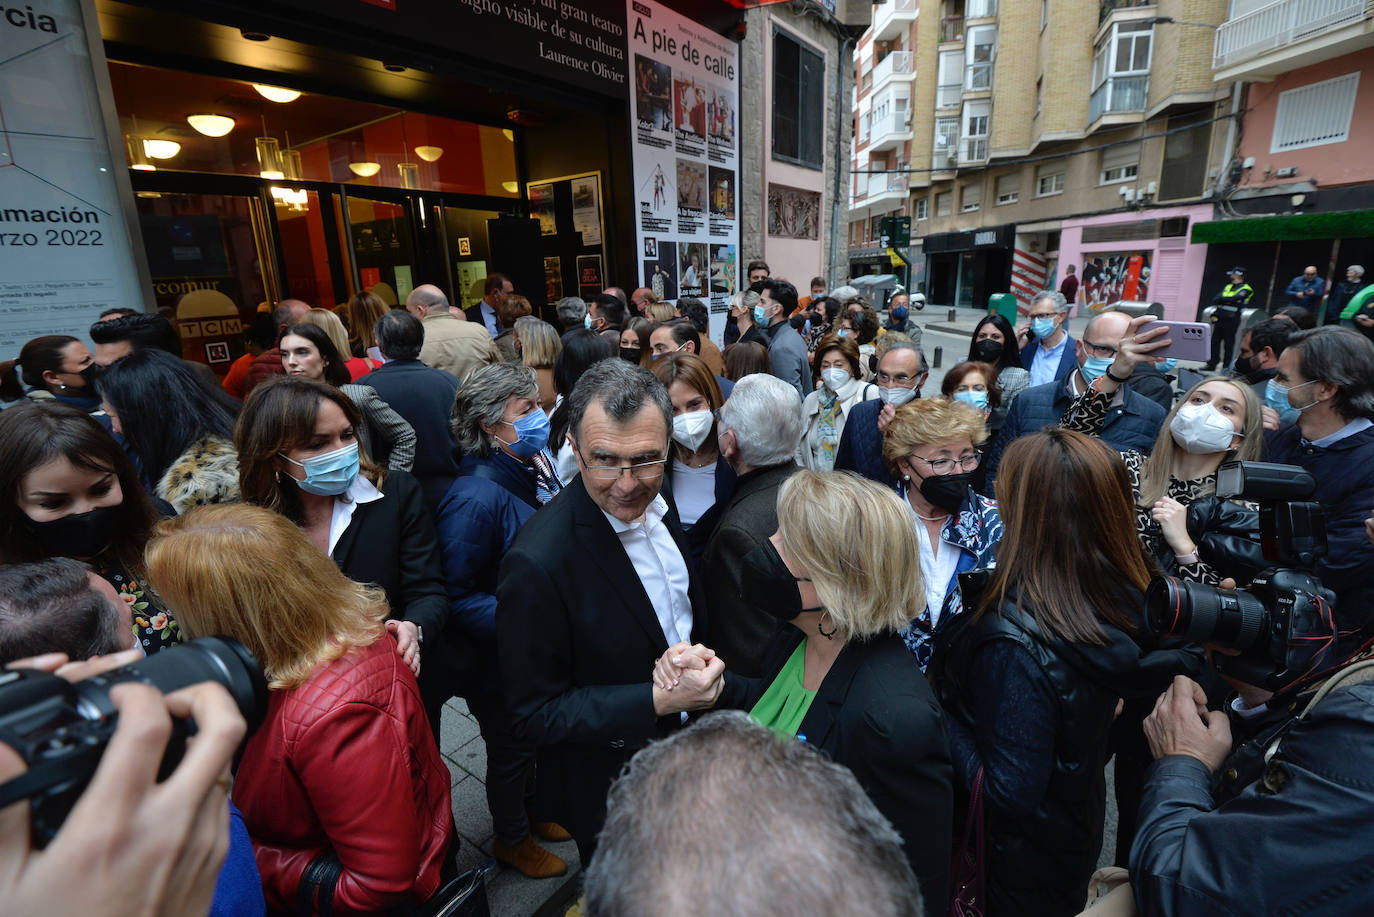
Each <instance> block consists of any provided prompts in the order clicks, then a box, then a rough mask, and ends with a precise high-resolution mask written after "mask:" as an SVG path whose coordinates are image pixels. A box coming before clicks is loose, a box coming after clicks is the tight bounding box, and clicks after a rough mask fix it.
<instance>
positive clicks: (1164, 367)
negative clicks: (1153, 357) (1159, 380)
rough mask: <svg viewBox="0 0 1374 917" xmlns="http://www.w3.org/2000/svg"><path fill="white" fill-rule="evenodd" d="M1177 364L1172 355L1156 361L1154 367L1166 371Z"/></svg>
mask: <svg viewBox="0 0 1374 917" xmlns="http://www.w3.org/2000/svg"><path fill="white" fill-rule="evenodd" d="M1177 365H1178V360H1175V359H1174V358H1173V357H1170V358H1169V359H1167V360H1164V361H1163V362H1160V363H1156V364H1155V369H1157V370H1159V371H1160V372H1162V373H1167V372H1169V371H1170V370H1171V369H1173V368H1174V367H1175V366H1177Z"/></svg>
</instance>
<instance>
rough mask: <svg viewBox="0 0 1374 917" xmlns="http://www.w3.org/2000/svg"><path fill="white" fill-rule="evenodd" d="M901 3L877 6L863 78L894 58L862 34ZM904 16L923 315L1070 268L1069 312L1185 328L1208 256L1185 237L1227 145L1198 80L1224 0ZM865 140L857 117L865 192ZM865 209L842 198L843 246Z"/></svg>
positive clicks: (927, 2) (1223, 119) (992, 4)
mask: <svg viewBox="0 0 1374 917" xmlns="http://www.w3.org/2000/svg"><path fill="white" fill-rule="evenodd" d="M901 5H902V3H901V0H885V2H884V3H882V4H880V5H878V6H877V7H875V10H874V28H873V30H871V34H872V36H873V43H872V48H873V52H872V54H873V59H874V61H875V63H874V64H873V65H872V66H873V67H874V69H875V70H876V67H877V63H876V61H878V60H879V59H880V58H879V55H881V54H883V52H884V51H887V53H888V54H889V55H890V54H891V53H893V52H892V51H891V48H892V47H894V46H893V45H890V44H889V45H885V44H883V43H882V41H886V42H892V41H893V40H894V39H893V37H892V36H891V34H890V32H889V33H886V34H883V35H881V36H880V35H879V33H878V32H877V25H878V23H879V21H880V20H881V19H882V18H883V15H884V11H885V10H886V8H887V7H889V6H892V7H894V14H893V15H894V18H895V17H896V13H897V8H899V7H900V6H901ZM908 5H913V6H914V7H915V10H914V12H913V14H912V16H911V22H910V23H909V29H908V32H907V34H906V35H904V36H901V38H900V45H901V47H902V49H903V50H910V51H914V73H913V80H912V82H911V88H910V103H909V107H908V110H909V112H910V140H909V141H903V145H902V147H901V154H900V155H901V156H902V157H903V163H902V165H903V167H904V169H905V170H906V171H905V173H904V174H905V176H906V183H907V185H908V188H909V195H910V199H909V201H908V202H907V203H906V204H905V207H906V208H907V210H908V211H909V213H910V215H911V217H912V223H913V225H912V235H913V238H916V237H919V238H920V240H921V256H922V259H923V261H924V273H923V275H922V277H921V284H922V287H923V289H924V290H925V292H926V293H927V296H928V297H929V298H930V300H931V301H932V302H936V303H942V304H945V303H948V304H958V305H965V306H979V307H981V306H982V305H983V304H985V303H986V302H987V297H988V296H989V295H990V294H992V293H995V292H1005V291H1011V292H1015V293H1016V294H1018V296H1019V297H1020V298H1021V299H1022V300H1023V302H1024V301H1025V300H1026V299H1027V298H1028V296H1029V294H1030V293H1032V292H1033V291H1034V290H1036V289H1040V288H1043V287H1045V286H1053V285H1056V284H1057V281H1058V279H1059V277H1060V276H1061V274H1062V268H1063V267H1064V266H1067V265H1069V264H1073V265H1075V266H1076V267H1077V269H1078V272H1079V275H1080V277H1082V278H1083V284H1082V290H1081V292H1080V299H1079V302H1080V305H1082V306H1085V307H1086V306H1100V305H1101V304H1103V303H1106V302H1111V301H1114V300H1116V299H1122V298H1126V299H1143V300H1151V301H1159V302H1163V303H1164V305H1165V308H1166V312H1167V314H1169V316H1170V317H1177V318H1190V317H1192V316H1193V315H1194V314H1195V311H1196V307H1197V304H1198V301H1199V299H1200V298H1201V296H1202V294H1203V290H1204V287H1206V288H1208V289H1210V285H1209V283H1208V281H1207V279H1205V277H1204V269H1205V263H1206V246H1205V245H1203V244H1201V243H1194V242H1193V241H1192V240H1191V239H1190V237H1189V228H1190V226H1191V225H1192V224H1194V223H1196V222H1205V221H1210V220H1211V219H1212V216H1213V212H1214V208H1213V205H1212V193H1213V190H1214V188H1215V185H1216V181H1217V179H1218V177H1219V176H1220V174H1221V168H1222V167H1221V164H1222V163H1223V162H1225V161H1226V160H1228V159H1229V158H1230V156H1231V153H1232V150H1231V149H1228V144H1230V145H1231V146H1232V147H1233V146H1234V144H1235V142H1236V132H1235V130H1234V129H1233V128H1232V124H1234V122H1235V120H1236V119H1234V118H1232V117H1231V103H1232V98H1231V93H1230V91H1229V86H1228V85H1226V84H1222V83H1218V82H1216V80H1215V79H1214V78H1213V75H1212V52H1213V44H1214V36H1215V33H1216V27H1217V26H1218V25H1219V24H1220V23H1221V22H1222V21H1223V20H1224V19H1225V18H1226V15H1227V3H1226V0H1156V2H1141V0H1101V2H1100V3H1097V4H1089V3H1084V2H1081V0H1041V2H1038V3H1037V2H1034V0H1015V2H1012V0H1000V2H999V0H911V2H910V3H909V4H908ZM866 37H867V36H866ZM880 38H881V39H882V41H880V40H879V39H880ZM863 47H864V46H863V45H862V44H861V45H860V49H861V50H862V48H863ZM866 63H867V62H866V61H864V60H863V59H862V58H861V60H860V61H859V64H860V74H862V68H863V66H864V65H865V64H866ZM861 79H862V76H861ZM875 98H876V96H875ZM857 101H858V103H859V105H860V115H859V120H858V130H860V131H862V129H863V125H864V122H863V115H862V104H863V98H862V96H860V98H859V99H858V100H857ZM872 111H873V108H872V106H871V104H870V107H869V112H870V118H871V112H872ZM871 130H872V128H871V120H870V143H869V146H868V148H867V149H865V148H864V147H863V146H862V145H861V144H856V147H855V160H854V171H855V176H856V184H857V182H858V181H861V180H862V179H863V178H864V176H863V174H862V173H864V172H865V171H867V172H869V173H870V174H869V175H868V176H867V178H868V182H869V188H868V190H869V191H871V190H873V182H874V181H875V175H876V172H877V169H876V168H875V167H874V165H873V163H874V161H875V156H881V155H882V151H874V150H873V148H872V142H871ZM865 152H867V153H868V159H867V162H865V161H864V153H865ZM888 155H891V154H888ZM894 158H895V157H894ZM878 161H879V162H884V163H888V162H891V161H892V160H891V159H889V158H878ZM888 174H891V173H888ZM866 204H867V200H866V199H865V198H861V197H860V196H859V195H858V194H855V197H854V205H853V207H854V209H852V210H851V239H853V238H855V237H856V236H861V235H862V228H861V227H859V226H858V225H856V224H858V223H859V220H858V219H855V217H856V216H859V215H862V216H863V218H864V219H866V220H870V221H871V219H872V216H873V213H872V210H873V209H875V208H871V207H870V208H869V210H868V211H865V210H863V209H862V208H863V207H864V206H865V205H866ZM854 260H855V259H854V258H852V257H851V262H853V261H854Z"/></svg>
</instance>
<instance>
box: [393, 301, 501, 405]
mask: <svg viewBox="0 0 1374 917" xmlns="http://www.w3.org/2000/svg"><path fill="white" fill-rule="evenodd" d="M406 311H407V312H409V313H410V314H411V315H413V316H415V317H416V318H418V319H419V320H420V321H421V322H422V323H423V325H424V331H425V343H424V346H423V347H421V348H420V362H421V363H424V364H425V365H426V366H429V367H432V368H434V369H442V370H443V371H444V372H446V373H449V374H450V375H452V376H453V377H454V378H455V379H458V380H459V381H462V379H463V377H464V376H466V375H467V374H468V373H470V372H472V370H473V369H475V368H476V367H478V366H485V365H486V364H488V363H499V362H501V351H499V350H497V349H496V345H495V344H493V343H492V341H491V335H490V334H489V333H488V332H487V329H486V328H485V327H484V326H483V325H482V324H481V323H480V322H472V321H464V320H463V319H460V318H456V317H455V316H454V315H453V314H452V313H451V312H450V311H449V308H448V297H447V296H445V295H444V291H443V290H441V289H439V288H438V287H436V286H435V285H434V284H432V283H422V284H420V285H419V286H418V287H416V288H415V289H413V290H411V291H410V294H409V295H408V296H406Z"/></svg>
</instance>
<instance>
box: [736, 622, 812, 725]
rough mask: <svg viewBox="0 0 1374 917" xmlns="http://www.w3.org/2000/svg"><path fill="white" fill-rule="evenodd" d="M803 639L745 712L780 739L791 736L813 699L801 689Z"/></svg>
mask: <svg viewBox="0 0 1374 917" xmlns="http://www.w3.org/2000/svg"><path fill="white" fill-rule="evenodd" d="M805 657H806V639H805V638H802V642H801V643H799V644H797V648H796V649H795V650H793V651H792V655H791V656H789V657H787V663H786V664H785V665H784V666H783V667H782V671H780V672H778V677H777V678H774V679H773V683H772V684H770V685H769V686H768V690H766V691H764V692H763V697H760V698H759V702H758V703H757V704H755V705H754V709H753V710H750V711H749V715H750V716H752V717H753V718H754V719H755V720H756V721H757V722H758V724H759V725H760V726H767V727H768V728H769V729H771V730H773V731H774V732H776V733H778V734H779V735H783V736H794V735H796V734H797V730H798V729H800V728H801V724H802V720H804V719H806V711H808V710H810V709H811V702H812V701H813V700H815V699H816V692H815V691H808V690H806V688H804V687H802V673H803V672H805V671H806V658H805Z"/></svg>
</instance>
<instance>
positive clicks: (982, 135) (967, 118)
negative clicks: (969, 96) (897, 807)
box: [959, 100, 992, 163]
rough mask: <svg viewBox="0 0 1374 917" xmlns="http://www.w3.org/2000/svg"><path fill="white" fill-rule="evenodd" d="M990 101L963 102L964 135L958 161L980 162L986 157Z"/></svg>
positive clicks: (990, 112) (990, 111)
mask: <svg viewBox="0 0 1374 917" xmlns="http://www.w3.org/2000/svg"><path fill="white" fill-rule="evenodd" d="M991 115H992V103H991V102H988V101H986V100H983V101H978V102H966V103H965V104H964V135H963V141H962V143H961V144H960V150H959V161H960V162H963V163H969V162H982V161H983V160H985V159H987V158H988V121H989V119H990V117H991Z"/></svg>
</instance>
